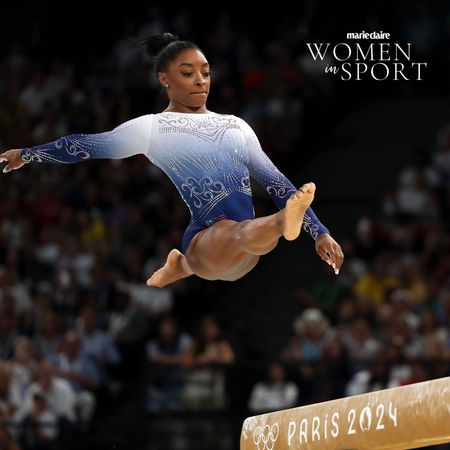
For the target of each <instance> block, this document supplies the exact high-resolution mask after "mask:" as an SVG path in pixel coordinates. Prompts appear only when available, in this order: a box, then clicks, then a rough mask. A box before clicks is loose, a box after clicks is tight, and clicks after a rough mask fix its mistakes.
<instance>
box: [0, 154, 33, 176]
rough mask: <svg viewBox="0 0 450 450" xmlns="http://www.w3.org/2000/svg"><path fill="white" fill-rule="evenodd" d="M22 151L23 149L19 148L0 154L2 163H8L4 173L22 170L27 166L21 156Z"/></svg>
mask: <svg viewBox="0 0 450 450" xmlns="http://www.w3.org/2000/svg"><path fill="white" fill-rule="evenodd" d="M21 150H22V149H21V148H17V149H13V150H8V151H6V152H3V153H2V154H0V162H6V161H7V162H8V164H6V166H5V167H4V168H3V173H7V172H10V171H11V170H17V169H20V168H21V167H22V166H23V165H25V164H27V163H26V162H25V161H24V160H23V159H22V158H21V156H20V152H21Z"/></svg>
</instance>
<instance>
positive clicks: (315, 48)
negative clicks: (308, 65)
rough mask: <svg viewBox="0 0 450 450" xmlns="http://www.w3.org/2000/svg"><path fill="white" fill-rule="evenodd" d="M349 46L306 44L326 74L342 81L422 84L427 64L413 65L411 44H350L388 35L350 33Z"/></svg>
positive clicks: (318, 43)
mask: <svg viewBox="0 0 450 450" xmlns="http://www.w3.org/2000/svg"><path fill="white" fill-rule="evenodd" d="M346 37H347V40H350V42H338V43H336V44H332V43H331V42H307V43H306V45H307V47H308V50H309V52H310V53H311V56H312V57H313V59H314V61H316V62H320V63H321V65H322V68H323V70H324V72H325V73H327V74H331V75H336V76H338V77H339V78H340V79H341V80H344V81H349V80H356V81H361V80H364V79H372V80H375V81H384V80H394V81H403V80H406V81H421V80H422V79H423V72H424V70H425V69H426V67H427V63H426V62H414V61H412V57H411V48H412V43H411V42H407V43H397V42H371V43H367V42H363V43H358V42H351V40H363V39H364V40H365V39H373V40H379V41H381V40H384V41H388V40H389V39H390V37H391V35H390V34H389V33H384V32H382V31H381V32H372V33H367V32H365V31H363V32H361V33H347V36H346Z"/></svg>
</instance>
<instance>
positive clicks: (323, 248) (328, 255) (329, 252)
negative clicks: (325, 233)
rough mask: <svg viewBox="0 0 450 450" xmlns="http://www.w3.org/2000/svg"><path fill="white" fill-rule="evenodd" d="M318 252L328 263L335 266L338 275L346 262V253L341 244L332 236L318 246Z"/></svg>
mask: <svg viewBox="0 0 450 450" xmlns="http://www.w3.org/2000/svg"><path fill="white" fill-rule="evenodd" d="M317 253H318V255H319V256H320V257H321V258H322V259H323V260H324V261H325V262H326V263H327V264H329V265H330V266H331V267H333V269H334V273H335V274H336V275H338V274H339V270H340V268H341V266H342V264H343V262H344V253H343V252H342V249H341V246H340V245H339V244H338V243H337V242H336V241H335V240H334V239H332V238H331V237H330V238H329V239H326V240H323V241H322V242H321V243H320V244H319V245H318V246H317Z"/></svg>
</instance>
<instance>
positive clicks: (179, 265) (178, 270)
mask: <svg viewBox="0 0 450 450" xmlns="http://www.w3.org/2000/svg"><path fill="white" fill-rule="evenodd" d="M192 274H193V272H192V271H191V270H190V269H189V266H188V265H187V262H186V258H185V257H184V255H183V254H182V253H181V252H179V251H178V250H177V249H175V248H174V249H173V250H171V251H170V253H169V255H168V256H167V261H166V263H165V264H164V266H163V267H161V269H158V270H157V271H156V272H155V273H154V274H153V275H152V276H151V277H150V278H149V279H148V280H147V285H148V286H155V287H164V286H167V285H168V284H170V283H173V282H174V281H177V280H181V278H186V277H188V276H190V275H192Z"/></svg>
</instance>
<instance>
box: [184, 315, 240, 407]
mask: <svg viewBox="0 0 450 450" xmlns="http://www.w3.org/2000/svg"><path fill="white" fill-rule="evenodd" d="M183 361H184V363H185V364H186V365H187V366H188V367H189V368H190V370H189V372H188V375H187V381H186V386H185V389H184V401H185V403H186V405H187V406H188V407H189V408H193V409H196V408H199V407H206V408H223V407H224V406H225V373H224V369H226V367H227V366H229V365H231V364H233V363H234V361H235V355H234V351H233V348H232V346H231V344H230V342H229V341H228V340H227V339H226V338H224V337H223V335H222V328H221V326H220V324H219V322H218V321H217V319H216V318H214V317H212V316H208V317H204V318H203V319H202V321H201V324H200V331H199V334H198V335H197V337H196V338H195V339H194V343H193V345H191V346H190V347H189V348H188V349H187V350H186V352H185V353H184V355H183Z"/></svg>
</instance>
